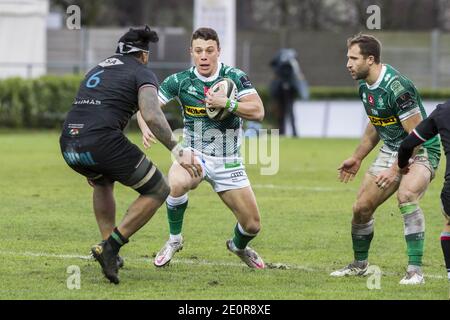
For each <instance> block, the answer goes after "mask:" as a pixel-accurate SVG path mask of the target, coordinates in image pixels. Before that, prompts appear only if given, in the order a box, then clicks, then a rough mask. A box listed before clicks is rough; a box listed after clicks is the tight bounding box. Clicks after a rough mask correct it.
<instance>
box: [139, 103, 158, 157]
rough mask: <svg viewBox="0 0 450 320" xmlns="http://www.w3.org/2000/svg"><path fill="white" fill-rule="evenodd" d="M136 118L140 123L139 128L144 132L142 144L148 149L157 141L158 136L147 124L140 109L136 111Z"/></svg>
mask: <svg viewBox="0 0 450 320" xmlns="http://www.w3.org/2000/svg"><path fill="white" fill-rule="evenodd" d="M136 118H137V122H138V125H139V129H141V132H142V144H143V145H144V148H145V149H148V148H150V147H151V145H152V143H156V137H155V135H154V134H153V132H152V131H151V130H150V128H149V127H148V126H147V123H146V122H145V120H144V119H143V118H142V115H141V112H140V111H138V112H137V113H136Z"/></svg>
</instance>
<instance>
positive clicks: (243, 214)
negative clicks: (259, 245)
mask: <svg viewBox="0 0 450 320" xmlns="http://www.w3.org/2000/svg"><path fill="white" fill-rule="evenodd" d="M218 195H219V197H220V198H221V199H222V201H223V202H224V203H225V204H226V205H227V207H228V208H230V210H231V211H232V212H233V213H234V215H235V216H236V218H237V220H238V221H239V222H243V223H244V224H246V223H253V224H255V223H256V224H258V225H259V222H260V215H259V209H258V205H257V203H256V197H255V194H254V192H253V189H252V187H251V186H247V187H244V188H240V189H232V190H226V191H222V192H218Z"/></svg>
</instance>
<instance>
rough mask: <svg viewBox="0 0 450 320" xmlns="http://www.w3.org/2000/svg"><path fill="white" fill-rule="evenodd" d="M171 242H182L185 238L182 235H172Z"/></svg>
mask: <svg viewBox="0 0 450 320" xmlns="http://www.w3.org/2000/svg"><path fill="white" fill-rule="evenodd" d="M169 241H170V242H181V241H183V236H182V235H181V233H179V234H171V235H170V237H169Z"/></svg>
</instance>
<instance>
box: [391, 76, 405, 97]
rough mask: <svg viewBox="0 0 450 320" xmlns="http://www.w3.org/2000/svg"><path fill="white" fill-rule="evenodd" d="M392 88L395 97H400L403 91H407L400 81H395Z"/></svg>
mask: <svg viewBox="0 0 450 320" xmlns="http://www.w3.org/2000/svg"><path fill="white" fill-rule="evenodd" d="M390 88H391V90H392V91H393V92H394V95H395V96H396V95H398V94H399V93H400V92H402V91H403V90H405V87H403V85H402V84H401V83H400V81H398V80H395V81H394V82H392V84H391V86H390Z"/></svg>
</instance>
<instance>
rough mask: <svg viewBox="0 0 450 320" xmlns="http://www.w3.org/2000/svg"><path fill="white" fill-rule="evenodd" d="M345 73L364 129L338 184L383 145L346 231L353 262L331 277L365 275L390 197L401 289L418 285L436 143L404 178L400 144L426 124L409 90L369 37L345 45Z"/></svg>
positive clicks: (425, 147) (421, 279) (414, 92)
mask: <svg viewBox="0 0 450 320" xmlns="http://www.w3.org/2000/svg"><path fill="white" fill-rule="evenodd" d="M347 47H348V53H347V57H348V62H347V68H348V70H349V72H350V74H351V76H352V78H353V79H354V80H358V81H359V96H360V98H361V100H362V102H363V105H364V108H365V111H366V113H367V116H368V117H369V123H368V125H367V128H366V130H365V132H364V135H363V137H362V139H361V142H360V144H359V145H358V147H357V148H356V150H355V152H354V153H353V155H352V156H351V157H350V158H348V159H347V160H345V161H344V162H343V163H342V165H341V166H340V168H339V169H338V170H339V179H340V181H342V182H345V183H347V182H348V181H350V180H352V179H353V178H354V176H355V175H356V173H357V172H358V170H359V168H360V166H361V162H362V161H363V159H364V158H365V157H366V156H367V155H368V154H369V153H370V152H371V151H372V150H373V149H374V148H375V146H376V145H377V144H378V142H379V141H380V140H382V141H383V146H382V147H381V149H380V151H379V154H378V157H377V158H376V159H375V161H374V162H373V163H372V165H371V166H370V168H369V169H368V171H367V172H366V174H365V176H364V179H363V182H362V185H361V187H360V190H359V192H358V195H357V199H356V202H355V203H354V204H353V220H352V227H351V234H352V241H353V251H354V261H353V262H352V263H350V264H349V265H348V266H346V267H344V268H342V269H340V270H337V271H334V272H332V273H331V276H336V277H341V276H352V275H364V274H366V273H367V270H368V265H369V263H368V253H369V247H370V242H371V240H372V238H373V235H374V219H373V214H374V212H375V210H376V209H377V208H378V206H380V205H381V204H382V203H383V202H384V201H385V200H386V199H388V198H389V197H390V196H391V195H392V194H394V192H396V191H398V192H397V200H398V206H399V209H400V212H401V214H402V216H403V220H404V234H405V240H406V247H407V254H408V258H409V260H408V266H407V270H406V275H405V277H404V278H403V279H401V281H400V284H413V285H414V284H422V283H424V277H423V273H422V269H421V266H422V256H423V246H424V239H425V235H424V232H425V220H424V215H423V212H422V209H421V208H420V206H419V200H420V198H421V197H422V196H423V195H424V193H425V191H426V189H427V187H428V185H429V183H430V181H431V180H432V179H433V177H434V172H435V170H436V168H437V166H438V163H439V158H440V142H439V140H438V138H437V137H434V138H432V139H430V140H428V141H427V142H425V143H424V144H423V145H422V147H420V148H419V149H416V154H415V157H414V162H413V163H412V164H411V166H410V172H409V174H408V175H404V176H402V175H401V174H400V172H399V168H398V166H397V152H398V149H399V146H400V144H401V142H402V140H403V139H404V138H405V137H406V136H407V135H408V134H409V133H410V132H411V131H412V130H413V129H414V128H415V127H416V126H417V125H418V124H419V123H420V121H421V120H422V119H424V118H426V117H427V116H426V113H425V110H424V107H423V105H422V100H421V98H420V95H419V93H418V92H417V89H416V88H415V87H414V84H413V83H412V82H411V81H410V80H409V79H407V78H406V77H405V76H403V75H402V74H400V73H399V72H398V71H397V70H395V69H394V68H393V67H391V66H390V65H387V64H382V63H381V62H380V55H381V44H380V42H379V41H378V40H377V39H376V38H375V37H373V36H370V35H364V34H359V35H356V36H354V37H352V38H350V39H349V40H348V42H347Z"/></svg>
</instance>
